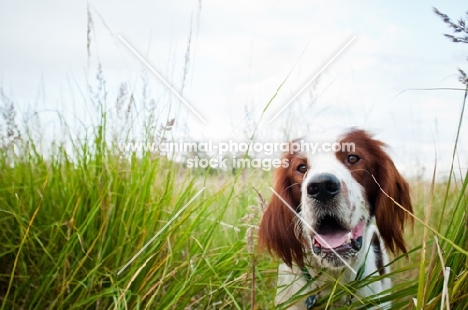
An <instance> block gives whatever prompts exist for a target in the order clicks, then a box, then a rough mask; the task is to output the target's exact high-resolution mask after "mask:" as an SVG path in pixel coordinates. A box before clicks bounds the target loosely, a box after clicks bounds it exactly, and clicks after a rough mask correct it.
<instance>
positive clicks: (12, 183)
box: [0, 116, 269, 309]
mask: <svg viewBox="0 0 468 310" xmlns="http://www.w3.org/2000/svg"><path fill="white" fill-rule="evenodd" d="M103 117H105V116H103ZM102 123H103V124H104V123H105V121H103V122H102ZM103 131H105V128H104V127H97V129H96V132H95V133H94V135H93V137H92V138H90V139H89V140H85V141H82V142H81V143H80V144H75V145H74V148H73V151H72V154H70V153H69V152H67V151H66V150H65V148H63V147H61V146H56V147H55V148H53V149H52V150H50V151H49V154H50V156H48V157H47V158H45V157H44V156H42V155H41V154H40V153H38V152H36V151H35V146H34V144H32V145H31V144H30V145H29V146H28V147H24V148H23V149H22V151H21V152H20V153H19V154H18V153H17V155H11V154H12V153H8V152H2V153H1V154H0V168H1V171H2V178H1V179H0V205H1V208H0V212H1V214H2V215H1V216H0V221H1V224H0V246H1V254H0V296H1V297H0V298H1V299H0V300H1V304H2V309H21V308H25V307H27V308H33V309H43V308H51V309H52V308H53V309H88V308H94V309H109V308H114V309H140V308H141V309H146V308H150V309H183V308H187V309H207V308H210V307H211V308H216V309H220V308H229V309H231V308H238V309H243V308H245V306H246V304H245V300H249V297H248V296H250V295H251V289H250V282H251V281H252V276H251V274H250V272H251V266H250V265H251V262H252V261H251V255H250V254H249V253H248V252H247V250H246V246H245V240H244V236H245V230H246V228H247V225H246V224H247V223H242V222H241V221H239V219H240V218H241V217H242V216H243V215H244V211H245V210H246V207H247V206H248V205H249V204H250V203H252V202H255V200H253V199H252V198H251V196H252V195H251V194H252V192H251V190H250V191H249V190H247V188H248V187H247V186H242V188H241V189H240V190H235V191H234V194H233V195H232V194H231V195H232V197H231V198H230V199H229V200H228V199H227V196H228V195H229V194H230V190H231V187H232V186H233V185H234V184H232V182H231V181H230V180H222V182H219V180H217V179H214V178H209V177H204V176H203V175H202V176H201V177H200V176H199V175H198V174H197V175H195V176H194V175H192V174H191V171H188V170H184V169H183V167H182V165H180V164H178V163H175V162H173V161H171V160H168V159H167V158H165V157H163V156H158V155H155V154H152V153H143V154H140V155H139V156H137V155H136V154H130V155H128V154H126V155H125V154H119V153H118V152H117V151H116V150H117V147H116V146H115V145H113V144H108V143H107V142H106V141H105V140H103V138H102V137H103ZM20 142H21V141H18V143H20ZM218 178H219V177H218ZM241 178H244V179H243V182H246V183H248V182H249V180H248V177H247V176H243V177H241ZM203 189H205V190H203ZM202 190H203V191H202ZM197 192H201V194H200V195H199V196H198V197H197V198H196V199H195V200H193V201H192V202H191V203H190V204H188V205H187V203H188V202H189V201H190V200H191V199H192V198H193V197H194V196H195V194H196V193H197ZM153 236H157V238H154V239H153ZM150 241H151V242H150ZM145 246H147V247H145ZM141 249H144V250H143V251H142V252H141V253H140V254H139V255H137V253H138V252H139V251H140V250H141ZM136 255H137V256H136ZM135 256H136V258H135V260H133V261H132V262H131V263H130V264H129V265H128V267H126V268H125V269H123V267H124V266H126V264H127V263H128V262H129V261H130V260H131V259H132V258H134V257H135ZM262 264H263V265H265V264H267V265H268V264H269V262H268V261H267V262H266V263H260V264H259V266H262ZM260 270H261V269H260ZM266 282H268V277H266V278H265V279H263V280H262V277H260V278H258V279H257V281H256V283H257V285H258V287H259V288H262V287H264V286H265V285H266V284H265V283H266ZM264 291H266V292H268V290H266V289H265V290H264ZM258 296H259V297H261V296H262V294H261V293H260V294H258Z"/></svg>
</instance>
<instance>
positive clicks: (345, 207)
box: [259, 129, 412, 267]
mask: <svg viewBox="0 0 468 310" xmlns="http://www.w3.org/2000/svg"><path fill="white" fill-rule="evenodd" d="M301 141H302V140H296V141H293V143H301ZM311 141H312V140H308V141H307V142H309V143H310V142H311ZM314 144H315V145H316V146H317V147H318V148H316V149H315V150H314V151H311V149H307V150H304V149H302V148H301V149H300V150H298V151H295V152H290V153H288V154H286V155H285V158H286V159H288V162H289V166H288V167H286V168H280V169H279V170H278V174H277V180H276V186H275V191H276V193H277V194H279V195H281V199H279V197H276V194H275V195H273V197H272V200H271V202H270V204H269V206H268V208H267V210H266V211H265V214H264V217H263V219H262V223H261V225H260V234H259V235H260V244H261V245H263V246H266V247H267V248H268V249H269V250H270V251H273V252H275V253H277V254H278V255H279V256H280V257H281V258H282V259H283V261H285V263H286V264H288V265H291V263H292V262H293V261H294V262H296V263H297V264H299V265H302V264H303V262H304V261H303V260H304V256H305V254H306V253H307V254H308V253H311V256H312V257H314V258H315V260H316V262H317V263H318V264H319V265H321V266H322V267H341V266H343V265H345V264H346V263H352V262H353V261H355V260H356V259H358V257H359V255H360V254H361V253H363V252H365V251H367V249H364V246H363V245H364V244H369V242H370V240H366V238H368V236H366V229H367V228H368V226H369V224H370V222H371V221H372V220H373V217H375V218H376V222H377V226H378V228H379V230H380V233H381V235H382V239H383V240H384V241H385V244H386V245H387V247H388V248H389V249H390V250H391V251H395V250H396V249H400V250H402V251H406V250H405V244H404V240H403V236H402V230H403V226H404V222H405V219H406V217H407V214H406V212H405V210H403V209H402V208H401V207H399V206H397V205H395V203H394V201H392V199H390V198H388V197H387V196H386V195H385V194H384V193H383V192H385V193H386V194H388V195H389V196H390V197H392V198H393V199H394V200H395V201H396V202H398V203H399V204H401V205H402V206H403V207H405V208H407V210H408V211H412V207H411V200H410V198H409V190H408V186H407V184H406V182H405V181H404V179H403V178H402V177H401V175H400V174H399V173H398V171H397V170H396V168H395V166H394V164H393V162H392V161H391V159H390V158H389V156H388V155H387V154H386V153H385V151H384V150H383V147H384V144H383V143H382V142H380V141H377V140H374V139H373V138H372V136H371V135H370V134H368V133H367V132H365V131H362V130H356V129H352V130H348V131H346V132H340V133H335V134H333V135H327V136H326V137H324V138H322V139H315V143H314ZM301 145H305V144H304V143H303V142H302V144H301ZM325 146H328V148H325ZM296 149H297V148H296ZM327 150H328V151H327ZM382 191H383V192H382ZM285 202H286V204H285ZM289 207H292V209H293V210H295V211H296V213H294V212H293V210H291V209H290V208H289Z"/></svg>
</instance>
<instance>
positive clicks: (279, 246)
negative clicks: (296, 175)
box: [259, 166, 304, 267]
mask: <svg viewBox="0 0 468 310" xmlns="http://www.w3.org/2000/svg"><path fill="white" fill-rule="evenodd" d="M289 171H290V167H283V166H281V167H279V168H278V170H277V171H276V183H275V187H274V190H275V192H276V193H277V194H279V195H280V196H281V198H282V199H283V200H284V202H286V203H287V204H288V205H289V206H290V207H291V208H293V209H294V210H297V208H298V202H297V201H298V197H293V187H295V186H296V187H297V186H300V184H299V185H298V184H293V181H292V177H291V176H290V175H289ZM299 199H300V197H299ZM299 201H300V200H299ZM284 202H283V201H282V200H281V199H280V198H279V197H278V196H277V195H276V194H275V193H273V195H272V197H271V200H270V203H269V204H268V206H267V208H266V210H265V212H264V214H263V218H262V221H261V223H260V229H259V248H260V249H262V248H263V249H265V248H266V249H267V250H268V251H269V252H270V253H275V254H277V255H278V256H279V257H280V258H281V259H282V260H283V261H284V263H286V264H287V265H288V266H290V267H291V266H292V263H293V262H295V263H296V264H297V265H299V266H303V265H304V250H303V246H302V244H301V242H300V241H299V240H298V239H297V237H296V235H295V233H294V229H295V225H296V223H295V216H296V213H295V212H293V210H291V209H290V208H289V207H288V206H287V205H286V204H285V203H284Z"/></svg>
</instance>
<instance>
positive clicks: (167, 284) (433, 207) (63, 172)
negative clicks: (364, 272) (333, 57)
mask: <svg viewBox="0 0 468 310" xmlns="http://www.w3.org/2000/svg"><path fill="white" fill-rule="evenodd" d="M200 3H201V2H200ZM437 12H438V11H437ZM88 14H89V11H88ZM438 14H439V13H438ZM439 15H441V14H439ZM90 16H91V15H89V16H88V36H89V35H90V33H92V25H91V24H92V23H91V22H92V20H91V19H90ZM442 17H443V18H444V15H442ZM444 21H445V22H446V23H447V21H446V20H444ZM464 25H465V24H464V22H463V26H464ZM455 26H456V25H455ZM452 28H454V27H452ZM455 28H456V27H455ZM464 29H465V30H466V27H464ZM458 32H459V31H457V33H458ZM452 39H456V38H454V37H452ZM464 40H466V38H465V39H464ZM189 42H190V41H189ZM454 42H456V41H454ZM459 42H462V41H459ZM88 43H89V38H88ZM464 43H467V42H464ZM188 51H189V49H188ZM88 54H90V50H89V45H88ZM460 74H461V78H460V81H461V82H462V83H463V84H464V85H465V86H464V87H465V90H464V94H465V98H464V101H463V102H462V103H461V105H462V113H461V115H460V118H459V119H458V120H454V122H455V121H457V122H458V123H457V125H455V126H454V127H456V128H458V134H457V138H456V140H455V141H453V145H452V147H453V160H452V167H445V168H446V169H447V170H449V171H450V173H449V177H448V178H447V179H444V180H441V179H440V178H433V180H432V181H431V180H424V179H413V180H409V182H410V185H411V188H412V199H413V203H414V209H415V212H414V215H413V216H414V227H410V226H409V227H407V229H406V232H405V239H406V240H407V243H408V244H409V249H410V251H409V253H408V254H407V255H400V256H396V257H392V258H391V263H390V266H391V269H392V272H391V273H390V274H389V275H385V276H388V277H390V278H391V279H392V282H393V287H392V289H391V291H390V292H381V294H379V295H378V296H372V297H370V298H367V299H364V298H361V297H360V296H355V298H353V304H352V305H350V306H347V307H342V308H343V309H366V308H368V307H369V306H371V305H377V304H378V303H379V302H384V301H391V302H392V306H391V309H461V310H464V309H468V259H467V258H468V234H467V228H468V218H467V210H468V190H467V186H468V176H467V175H466V169H465V170H457V169H454V167H457V166H460V163H457V156H456V154H457V150H456V146H457V143H458V141H461V139H467V137H466V136H460V128H461V126H462V123H463V121H466V117H465V119H464V113H463V111H464V109H465V104H466V94H467V89H466V85H468V79H467V78H466V74H465V73H464V72H463V71H461V70H460ZM96 75H97V80H96V81H94V82H93V83H96V84H97V85H93V86H94V87H92V86H91V85H87V86H88V87H89V89H88V92H89V93H88V94H87V97H86V100H87V101H89V102H91V103H92V104H93V106H94V108H95V110H93V111H92V112H93V113H92V115H93V117H94V116H96V119H93V123H92V125H90V126H88V127H86V128H85V130H84V131H83V132H80V133H76V132H74V130H75V127H74V124H70V123H68V122H67V120H66V119H65V117H63V118H62V116H60V117H59V118H60V121H61V127H60V128H59V129H58V132H60V133H62V135H61V137H60V139H56V140H53V141H52V142H50V143H46V144H45V145H44V144H43V141H42V140H41V136H47V133H46V132H45V131H44V130H43V128H44V125H41V124H39V125H38V124H36V123H35V122H31V123H28V124H23V125H21V124H19V122H18V120H17V118H15V116H16V113H17V112H16V111H15V105H14V100H12V99H11V98H9V97H8V96H6V95H5V94H4V92H3V88H0V112H1V113H0V170H1V178H0V310H3V309H67V310H68V309H95V310H97V309H157V310H161V309H174V310H178V309H187V310H190V309H274V308H275V306H274V303H273V301H274V297H275V284H276V268H277V265H278V263H279V262H278V260H277V259H275V258H273V257H271V256H270V255H268V253H263V252H261V251H259V250H258V247H257V238H256V234H257V228H258V224H259V222H260V219H261V215H262V210H263V208H264V207H265V206H266V204H267V202H268V200H269V198H270V195H271V192H270V190H269V186H270V185H271V184H272V177H273V176H272V173H270V172H269V171H268V172H267V171H264V170H263V169H254V168H249V169H208V168H207V169H203V168H191V169H190V168H188V167H187V166H186V165H185V164H184V163H183V161H180V160H175V158H174V157H172V156H168V155H165V154H162V153H160V152H154V151H149V150H146V151H145V150H139V151H133V152H132V151H130V152H129V151H125V150H122V148H121V147H119V144H120V143H131V142H134V141H135V137H138V138H139V139H140V140H138V141H140V142H147V143H161V142H162V141H166V140H167V139H171V138H173V137H171V130H172V127H173V125H174V120H173V119H170V118H169V117H168V118H169V119H166V118H165V117H164V116H165V115H169V113H167V114H166V113H160V111H158V110H157V105H156V104H155V101H152V100H150V98H146V97H145V95H146V88H145V87H143V95H142V96H140V98H138V97H137V96H135V94H134V93H133V89H131V87H130V86H128V84H125V83H123V84H122V85H121V87H120V89H119V90H118V92H117V93H118V95H117V99H116V101H115V106H112V104H111V103H110V100H109V98H108V93H107V92H106V90H105V80H104V78H103V75H102V68H101V66H99V67H98V73H97V74H96ZM144 78H145V79H146V80H147V79H148V77H147V76H144ZM184 79H185V77H184ZM90 83H91V82H90ZM132 86H134V85H132ZM144 86H146V85H144ZM136 88H137V87H135V89H136ZM279 88H281V86H280V87H279ZM279 88H278V90H279ZM275 96H276V94H275V95H274V96H273V97H272V98H271V101H272V100H273V99H274V97H275ZM135 98H136V99H135ZM159 98H163V99H161V100H165V98H166V97H163V95H161V97H159ZM139 99H140V100H139ZM136 101H139V104H141V105H142V106H143V109H141V111H144V113H142V114H144V115H143V116H141V115H139V116H138V117H140V118H142V119H140V122H139V123H138V124H139V125H138V126H139V127H138V128H136V126H134V124H135V123H136V122H133V121H134V120H136V119H137V118H138V117H135V118H132V117H133V116H132V113H135V112H134V111H133V110H132V109H133V108H134V105H136V103H135V102H136ZM271 101H270V103H271ZM156 103H157V102H156ZM153 104H154V105H153ZM268 105H269V103H268V104H267V105H266V107H265V110H266V109H267V108H268ZM33 114H34V113H32V115H33ZM89 117H90V118H92V117H91V116H89ZM177 121H179V120H177V119H176V120H175V122H177ZM248 121H251V120H248ZM119 126H120V127H119ZM251 127H252V128H257V124H255V123H254V124H253V126H251ZM248 134H249V135H251V136H252V137H254V136H255V129H254V130H253V132H249V133H248ZM201 155H203V156H205V158H206V156H209V154H201ZM244 155H245V154H244ZM436 164H437V162H436V163H434V165H436ZM426 168H427V169H432V167H426ZM377 279H379V277H372V278H365V279H362V280H361V281H360V282H359V283H350V284H349V285H347V286H343V285H342V284H340V283H339V282H338V281H334V280H333V279H331V280H330V282H329V283H328V284H327V285H329V286H331V287H333V288H334V290H333V291H334V294H333V295H332V296H321V298H320V300H319V302H318V304H317V306H316V307H315V308H314V309H329V308H330V307H329V304H330V303H332V302H333V301H334V300H336V299H338V298H340V296H342V295H343V294H353V291H354V289H355V288H356V287H357V286H359V285H366V284H368V283H370V282H371V281H375V280H377Z"/></svg>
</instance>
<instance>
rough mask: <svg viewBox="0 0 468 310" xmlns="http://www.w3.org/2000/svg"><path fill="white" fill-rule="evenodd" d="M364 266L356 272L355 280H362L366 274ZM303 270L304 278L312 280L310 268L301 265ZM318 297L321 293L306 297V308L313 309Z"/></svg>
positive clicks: (308, 280)
mask: <svg viewBox="0 0 468 310" xmlns="http://www.w3.org/2000/svg"><path fill="white" fill-rule="evenodd" d="M364 268H365V265H364V263H363V264H362V265H361V266H360V267H359V269H358V272H357V273H356V279H355V281H359V280H361V278H362V275H363V274H364ZM301 272H302V275H303V276H304V278H306V280H307V282H308V283H309V282H312V280H313V278H312V276H311V275H310V273H309V270H307V268H306V267H301ZM318 297H319V295H318V294H314V295H310V296H308V297H307V298H306V300H305V301H304V303H305V305H306V308H307V310H311V309H313V307H314V304H315V303H316V302H317V300H318Z"/></svg>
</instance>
